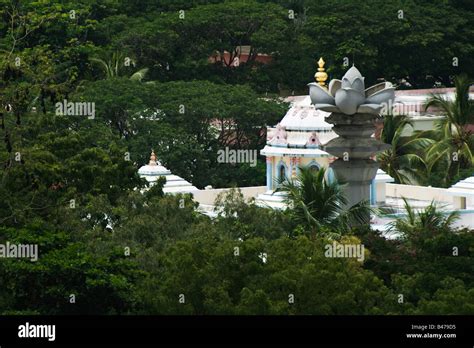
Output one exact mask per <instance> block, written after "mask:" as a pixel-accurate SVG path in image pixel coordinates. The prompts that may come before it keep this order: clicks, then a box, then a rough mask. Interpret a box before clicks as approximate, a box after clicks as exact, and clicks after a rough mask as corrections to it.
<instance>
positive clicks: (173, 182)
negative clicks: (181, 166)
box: [138, 151, 198, 193]
mask: <svg viewBox="0 0 474 348" xmlns="http://www.w3.org/2000/svg"><path fill="white" fill-rule="evenodd" d="M138 174H139V175H140V177H142V178H145V179H146V180H147V181H148V182H149V183H150V186H152V185H154V183H155V182H156V181H157V180H158V178H159V177H160V176H163V177H164V178H165V179H166V183H165V185H164V187H163V192H164V193H189V192H194V191H198V189H197V188H196V187H194V186H193V185H192V184H191V183H189V182H187V181H186V180H184V179H183V178H181V177H179V176H177V175H173V174H172V173H171V171H170V170H169V169H168V168H166V167H164V166H163V165H162V164H161V163H160V162H159V161H158V160H157V158H156V155H155V152H153V151H152V152H151V156H150V162H148V164H147V165H144V166H142V167H140V169H138Z"/></svg>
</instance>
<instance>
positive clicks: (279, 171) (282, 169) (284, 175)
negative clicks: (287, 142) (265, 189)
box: [278, 165, 286, 182]
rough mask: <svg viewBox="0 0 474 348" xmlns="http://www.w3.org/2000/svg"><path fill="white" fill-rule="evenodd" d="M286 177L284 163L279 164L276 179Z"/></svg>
mask: <svg viewBox="0 0 474 348" xmlns="http://www.w3.org/2000/svg"><path fill="white" fill-rule="evenodd" d="M285 179H286V169H285V166H284V165H280V169H279V170H278V180H279V181H280V182H283V181H285Z"/></svg>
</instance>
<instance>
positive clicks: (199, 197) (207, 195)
mask: <svg viewBox="0 0 474 348" xmlns="http://www.w3.org/2000/svg"><path fill="white" fill-rule="evenodd" d="M239 189H240V191H241V192H242V195H243V196H244V199H245V201H248V200H249V199H251V198H254V197H257V196H258V195H259V194H260V193H264V192H265V191H266V190H267V187H266V186H251V187H239ZM230 190H231V189H230V188H223V189H211V190H199V191H194V192H192V194H193V196H194V200H195V201H196V202H198V203H199V204H201V205H214V201H215V200H216V198H217V196H218V195H219V194H220V193H223V192H228V191H230Z"/></svg>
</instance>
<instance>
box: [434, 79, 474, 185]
mask: <svg viewBox="0 0 474 348" xmlns="http://www.w3.org/2000/svg"><path fill="white" fill-rule="evenodd" d="M471 85H472V81H471V80H470V79H469V78H468V77H467V75H460V76H457V77H456V78H455V88H456V89H455V95H454V100H452V101H451V100H447V99H446V98H444V97H442V96H439V95H433V96H431V98H430V99H429V100H428V102H427V104H426V109H428V108H429V107H431V106H435V107H437V108H439V109H441V112H442V113H443V114H444V115H445V116H446V117H445V118H444V119H443V120H442V121H440V122H439V123H438V124H437V128H436V132H435V134H436V138H437V140H438V141H437V142H436V143H434V144H433V145H432V146H431V147H430V149H429V150H428V152H427V161H428V164H429V166H428V169H429V170H430V171H431V170H432V168H433V167H434V166H435V165H437V164H438V163H439V162H442V168H444V169H445V173H446V174H445V177H444V181H445V183H446V184H449V183H450V182H451V180H452V179H453V178H454V177H455V176H457V175H458V174H459V170H460V169H463V168H468V167H470V166H472V163H473V149H474V135H473V134H472V132H471V130H470V129H468V128H467V126H468V125H469V124H471V123H473V122H474V100H472V99H469V88H470V86H471Z"/></svg>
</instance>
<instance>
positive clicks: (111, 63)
mask: <svg viewBox="0 0 474 348" xmlns="http://www.w3.org/2000/svg"><path fill="white" fill-rule="evenodd" d="M125 58H126V57H125V55H124V54H122V53H119V52H113V53H112V55H111V56H110V57H109V58H108V59H107V58H106V59H102V58H91V59H90V60H91V61H92V62H94V63H96V64H97V65H98V66H99V67H100V68H101V69H102V71H103V72H104V74H105V77H106V78H107V79H110V78H114V77H119V76H121V75H122V71H123V67H124V66H125V65H124V64H125ZM147 73H148V68H143V69H140V70H138V71H136V72H134V73H133V74H132V75H131V76H130V80H134V81H141V80H142V79H143V78H144V77H145V76H146V74H147Z"/></svg>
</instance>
